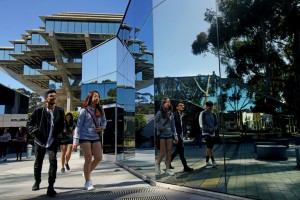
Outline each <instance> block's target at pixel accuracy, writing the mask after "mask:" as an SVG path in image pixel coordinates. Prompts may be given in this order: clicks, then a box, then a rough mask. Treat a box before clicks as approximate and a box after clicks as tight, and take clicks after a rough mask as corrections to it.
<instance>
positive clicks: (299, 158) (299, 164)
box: [295, 147, 300, 167]
mask: <svg viewBox="0 0 300 200" xmlns="http://www.w3.org/2000/svg"><path fill="white" fill-rule="evenodd" d="M295 153H296V161H297V167H300V147H296V148H295Z"/></svg>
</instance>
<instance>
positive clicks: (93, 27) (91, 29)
mask: <svg viewBox="0 0 300 200" xmlns="http://www.w3.org/2000/svg"><path fill="white" fill-rule="evenodd" d="M89 32H90V33H96V22H89Z"/></svg>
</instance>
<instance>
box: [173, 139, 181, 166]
mask: <svg viewBox="0 0 300 200" xmlns="http://www.w3.org/2000/svg"><path fill="white" fill-rule="evenodd" d="M179 149H180V144H179V142H178V143H177V144H176V146H175V151H174V152H173V153H172V155H171V162H172V161H173V160H174V158H175V157H176V156H177V155H178V153H179Z"/></svg>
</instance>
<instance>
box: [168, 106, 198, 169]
mask: <svg viewBox="0 0 300 200" xmlns="http://www.w3.org/2000/svg"><path fill="white" fill-rule="evenodd" d="M183 111H184V104H183V102H178V103H177V105H176V111H175V112H174V113H173V114H174V120H175V127H176V132H177V135H178V142H177V144H176V148H175V151H174V152H173V153H172V156H171V163H172V161H173V160H174V158H175V157H176V156H177V155H178V154H179V157H180V160H181V163H182V165H183V171H185V172H190V171H193V168H190V167H189V166H188V165H187V162H186V158H185V156H184V144H183V138H184V136H185V135H186V133H187V127H186V125H187V118H186V114H185V113H184V112H183ZM170 168H174V167H173V166H172V165H171V164H170Z"/></svg>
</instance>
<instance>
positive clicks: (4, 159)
mask: <svg viewBox="0 0 300 200" xmlns="http://www.w3.org/2000/svg"><path fill="white" fill-rule="evenodd" d="M7 147H8V142H3V152H2V154H3V161H6V152H7Z"/></svg>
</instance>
